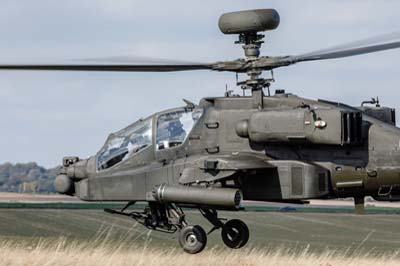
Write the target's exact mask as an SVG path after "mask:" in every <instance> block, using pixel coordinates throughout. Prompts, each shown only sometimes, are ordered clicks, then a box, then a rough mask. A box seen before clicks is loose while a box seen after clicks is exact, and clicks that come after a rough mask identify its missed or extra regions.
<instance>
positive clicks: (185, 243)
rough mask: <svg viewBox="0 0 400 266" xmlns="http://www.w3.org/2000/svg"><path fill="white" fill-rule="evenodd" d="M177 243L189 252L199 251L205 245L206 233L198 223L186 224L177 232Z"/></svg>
mask: <svg viewBox="0 0 400 266" xmlns="http://www.w3.org/2000/svg"><path fill="white" fill-rule="evenodd" d="M179 244H180V245H181V247H182V248H183V250H184V251H185V252H187V253H189V254H196V253H199V252H201V251H202V250H203V249H204V248H205V247H206V245H207V234H206V232H205V231H204V229H203V228H202V227H201V226H199V225H188V226H185V227H183V228H182V229H181V231H180V232H179Z"/></svg>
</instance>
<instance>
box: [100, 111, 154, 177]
mask: <svg viewBox="0 0 400 266" xmlns="http://www.w3.org/2000/svg"><path fill="white" fill-rule="evenodd" d="M151 143H152V119H147V120H144V121H140V122H137V123H135V124H133V125H132V126H129V127H127V128H125V129H123V130H121V131H119V132H117V133H114V134H111V135H110V136H109V137H108V139H107V142H106V144H105V145H104V146H103V148H102V149H101V150H100V152H99V153H98V155H97V169H98V170H102V169H107V168H110V167H111V166H113V165H115V164H117V163H119V162H121V161H123V160H125V159H127V158H129V157H131V156H132V155H133V154H135V153H137V152H139V151H141V150H142V149H144V148H146V147H148V146H150V145H151Z"/></svg>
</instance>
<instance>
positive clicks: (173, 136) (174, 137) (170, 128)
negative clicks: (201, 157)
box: [156, 109, 203, 150]
mask: <svg viewBox="0 0 400 266" xmlns="http://www.w3.org/2000/svg"><path fill="white" fill-rule="evenodd" d="M202 114H203V109H194V110H178V111H173V112H169V113H166V114H162V115H160V116H159V117H158V120H157V140H156V143H157V150H163V149H168V148H172V147H176V146H179V145H181V144H182V143H183V142H184V141H185V139H186V137H187V136H188V135H189V133H190V131H191V130H192V128H193V127H194V125H195V124H196V123H197V121H198V120H199V119H200V117H201V115H202Z"/></svg>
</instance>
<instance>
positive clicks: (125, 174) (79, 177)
mask: <svg viewBox="0 0 400 266" xmlns="http://www.w3.org/2000/svg"><path fill="white" fill-rule="evenodd" d="M279 23H280V16H279V14H278V12H277V11H276V10H274V9H256V10H245V11H237V12H230V13H225V14H222V15H221V17H220V18H219V22H218V25H219V29H220V30H221V32H222V33H224V34H230V35H237V36H238V39H237V41H236V42H235V43H236V44H239V45H242V48H243V50H244V58H240V59H236V60H231V61H218V62H213V63H196V62H190V63H184V62H182V63H176V62H172V61H171V62H165V61H164V62H163V63H154V62H151V63H147V64H138V63H135V62H131V61H129V60H120V61H118V58H114V59H113V60H112V62H105V63H102V62H98V61H97V62H85V63H79V64H76V63H74V64H0V70H43V71H48V70H56V71H117V72H171V71H189V70H190V71H193V70H211V71H227V72H233V73H236V75H238V74H246V75H247V76H248V78H247V79H246V80H244V81H239V80H238V79H237V85H238V86H239V87H240V88H241V89H242V90H243V95H236V94H233V93H232V91H226V92H225V95H224V96H223V97H207V98H203V99H202V100H200V102H199V103H198V104H196V103H193V102H191V101H188V100H184V103H185V105H184V106H182V107H178V108H173V109H169V110H165V111H161V112H157V113H155V114H153V115H150V116H148V117H147V118H144V119H140V120H138V121H136V122H134V123H133V124H131V125H129V126H127V127H125V128H123V129H121V130H119V131H117V132H115V133H112V134H110V135H109V136H108V138H107V140H106V141H105V143H104V145H103V147H101V149H100V150H99V152H97V153H96V154H95V155H93V156H91V157H89V158H87V159H81V158H79V157H76V156H67V157H64V158H63V160H62V167H61V169H60V172H59V174H58V176H57V177H56V179H55V181H54V186H55V189H56V191H57V192H59V193H61V194H66V195H70V196H76V197H79V198H80V199H82V200H84V201H116V202H127V203H126V205H125V207H124V208H122V209H121V210H115V209H106V210H105V211H106V212H108V213H110V214H115V215H123V216H127V217H130V218H132V219H134V220H135V221H137V222H139V223H140V224H142V225H144V226H145V227H147V228H149V229H151V230H158V231H161V232H165V233H170V234H177V235H178V242H179V245H180V246H181V247H182V248H183V250H184V251H185V252H187V253H190V254H196V253H199V252H201V251H202V250H204V248H205V247H206V244H207V235H208V234H210V233H212V232H214V231H216V230H219V229H221V238H222V241H223V243H224V244H225V245H226V246H227V247H229V248H232V249H239V248H242V247H244V246H245V245H246V244H247V243H248V241H249V238H250V231H249V228H248V226H247V225H246V223H245V222H243V221H242V220H239V219H231V220H226V219H223V218H221V217H220V216H219V215H218V211H222V210H223V211H241V210H243V209H244V208H243V206H242V202H243V201H244V200H251V201H259V202H283V203H298V204H303V203H306V202H307V201H308V200H310V199H336V198H345V197H353V198H354V200H355V208H356V211H357V212H358V213H363V211H364V201H365V200H364V199H365V197H366V196H371V197H373V198H374V199H375V200H378V201H400V129H399V128H397V127H396V117H395V110H394V109H393V108H389V107H382V106H381V105H380V104H379V99H372V100H371V101H365V102H363V103H362V104H361V106H350V105H346V104H343V103H339V102H332V101H327V100H310V99H305V98H301V97H299V96H296V95H294V94H291V93H286V92H285V91H284V90H276V91H275V94H273V95H272V94H271V92H270V86H271V84H272V83H273V82H274V77H273V70H274V69H276V68H281V67H287V66H290V65H293V64H297V63H301V62H308V61H317V60H327V59H336V58H344V57H349V56H356V55H361V54H367V53H373V52H379V51H384V50H389V49H395V48H400V41H399V34H387V35H382V36H377V37H374V38H370V39H367V40H363V41H358V42H352V43H349V44H345V45H341V46H337V47H333V48H329V49H323V50H319V51H315V52H310V53H307V54H302V55H297V56H261V53H260V48H261V46H262V44H263V43H264V37H265V35H263V34H261V33H263V32H267V31H271V30H275V29H277V28H278V26H279ZM263 71H270V72H271V78H264V77H263V76H262V73H263ZM246 92H250V93H247V94H246ZM137 202H146V203H147V205H146V207H145V208H144V210H143V211H136V210H135V211H132V209H129V208H130V207H131V206H133V205H134V204H136V203H137ZM187 209H194V210H198V211H199V212H200V213H201V215H202V216H203V217H204V218H205V219H206V220H207V221H208V222H210V224H211V225H212V229H211V230H210V231H209V232H208V233H206V231H205V230H204V229H203V228H202V227H201V226H199V225H192V224H190V223H189V222H188V221H187V219H186V216H185V210H187Z"/></svg>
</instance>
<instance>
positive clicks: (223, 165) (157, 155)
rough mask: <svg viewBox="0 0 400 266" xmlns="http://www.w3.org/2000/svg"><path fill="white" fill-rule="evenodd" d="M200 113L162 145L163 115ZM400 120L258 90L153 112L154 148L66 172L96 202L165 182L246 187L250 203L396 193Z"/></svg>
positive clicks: (70, 163)
mask: <svg viewBox="0 0 400 266" xmlns="http://www.w3.org/2000/svg"><path fill="white" fill-rule="evenodd" d="M260 107H261V108H260ZM199 110H200V111H199ZM386 110H390V112H389V113H388V114H387V115H385V114H386V113H385V112H384V111H386ZM193 111H197V112H198V114H199V115H198V116H197V118H196V122H195V123H194V124H193V127H192V128H190V131H188V132H185V134H186V136H185V137H184V138H182V139H181V142H179V143H177V144H176V143H175V145H174V146H171V147H168V148H165V147H164V148H162V149H161V148H159V145H161V144H160V143H157V138H159V135H160V134H161V133H160V126H159V125H160V119H161V117H165V115H168V114H176V113H178V114H179V113H181V114H185V113H190V114H192V113H193ZM382 114H384V115H383V116H382ZM374 117H376V118H374ZM394 120H395V119H394V112H393V110H392V109H389V108H382V107H371V108H362V107H350V106H347V105H343V104H339V103H332V102H328V101H321V100H320V101H312V100H307V99H303V98H299V97H297V96H295V95H292V94H286V93H283V92H278V93H277V94H275V95H274V96H271V97H263V101H262V103H261V104H260V103H257V101H256V100H255V97H239V96H235V95H234V96H232V95H228V96H226V97H220V98H206V99H202V100H201V101H200V103H199V105H193V104H192V105H191V104H188V105H187V106H185V107H182V108H176V109H172V110H167V111H165V112H160V113H157V114H155V115H153V116H150V117H149V118H147V119H146V121H149V124H151V128H150V129H149V130H151V140H149V143H148V145H146V146H145V147H143V148H142V149H141V150H139V151H138V152H136V153H134V154H133V155H131V156H127V158H125V159H124V160H121V161H120V162H117V163H115V164H114V165H112V166H111V167H109V168H106V169H100V168H99V167H98V160H99V154H100V152H99V153H98V154H97V155H95V156H92V157H90V158H88V159H87V160H78V159H76V158H75V159H74V158H73V157H67V158H66V159H65V160H64V161H65V164H64V165H65V166H64V169H63V174H65V175H66V176H67V177H68V178H69V179H70V180H72V181H73V182H71V185H72V186H73V187H74V188H73V189H70V191H73V193H75V194H76V195H77V196H78V197H80V198H81V199H83V200H87V201H154V200H155V199H154V193H153V190H154V188H155V187H157V186H159V185H162V184H167V185H182V186H183V185H184V186H207V187H220V188H224V187H226V188H237V189H239V190H240V191H241V192H242V193H243V199H244V200H256V201H294V202H295V201H300V200H305V199H313V198H320V199H328V198H338V197H364V196H372V197H374V198H375V199H377V200H396V199H399V197H400V193H399V188H400V130H399V129H398V128H397V127H395V126H394ZM143 121H144V120H143ZM140 122H142V121H139V122H137V123H140ZM135 124H136V123H135ZM135 124H134V125H135ZM157 131H159V132H157ZM110 137H111V136H110ZM110 137H109V138H110ZM74 160H75V161H74Z"/></svg>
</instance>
